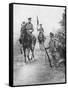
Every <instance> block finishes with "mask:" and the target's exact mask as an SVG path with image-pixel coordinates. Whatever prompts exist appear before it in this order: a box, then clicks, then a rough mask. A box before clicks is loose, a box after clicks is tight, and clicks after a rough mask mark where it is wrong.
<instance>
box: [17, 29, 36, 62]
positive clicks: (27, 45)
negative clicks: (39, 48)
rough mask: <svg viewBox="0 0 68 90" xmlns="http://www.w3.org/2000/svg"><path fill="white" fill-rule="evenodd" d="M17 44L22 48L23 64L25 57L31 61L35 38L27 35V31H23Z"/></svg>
mask: <svg viewBox="0 0 68 90" xmlns="http://www.w3.org/2000/svg"><path fill="white" fill-rule="evenodd" d="M19 42H20V44H21V45H22V47H23V52H24V58H25V62H26V57H27V58H28V60H29V61H30V60H31V59H33V58H34V48H35V44H36V37H35V36H34V35H32V34H29V33H28V32H27V30H24V31H23V36H22V38H21V39H19ZM26 51H27V54H26ZM30 51H31V53H32V56H31V58H30V54H29V53H30Z"/></svg>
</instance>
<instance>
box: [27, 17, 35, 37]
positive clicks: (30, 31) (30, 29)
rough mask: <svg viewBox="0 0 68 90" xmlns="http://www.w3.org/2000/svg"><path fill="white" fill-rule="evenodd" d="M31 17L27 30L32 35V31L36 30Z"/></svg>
mask: <svg viewBox="0 0 68 90" xmlns="http://www.w3.org/2000/svg"><path fill="white" fill-rule="evenodd" d="M31 19H32V18H31V17H30V18H28V22H27V23H26V30H27V33H28V34H29V35H30V36H31V37H32V36H33V35H32V32H33V31H34V29H33V24H32V23H31Z"/></svg>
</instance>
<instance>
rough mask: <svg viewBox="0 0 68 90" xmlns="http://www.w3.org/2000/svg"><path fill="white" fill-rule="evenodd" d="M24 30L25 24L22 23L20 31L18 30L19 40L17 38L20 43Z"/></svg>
mask: <svg viewBox="0 0 68 90" xmlns="http://www.w3.org/2000/svg"><path fill="white" fill-rule="evenodd" d="M25 29H26V22H25V21H23V22H22V24H21V30H20V38H19V41H20V43H22V39H23V37H24V31H25Z"/></svg>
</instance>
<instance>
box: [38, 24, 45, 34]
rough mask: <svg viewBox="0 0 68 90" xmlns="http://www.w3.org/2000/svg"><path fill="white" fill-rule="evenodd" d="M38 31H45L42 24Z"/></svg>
mask: <svg viewBox="0 0 68 90" xmlns="http://www.w3.org/2000/svg"><path fill="white" fill-rule="evenodd" d="M38 31H39V32H42V33H43V32H44V29H43V27H42V24H40V28H39V29H38Z"/></svg>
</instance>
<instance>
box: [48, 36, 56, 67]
mask: <svg viewBox="0 0 68 90" xmlns="http://www.w3.org/2000/svg"><path fill="white" fill-rule="evenodd" d="M48 47H49V55H50V58H51V64H52V65H55V64H56V63H55V54H56V53H55V52H56V42H55V39H54V38H53V37H52V38H50V41H49V46H48Z"/></svg>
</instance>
